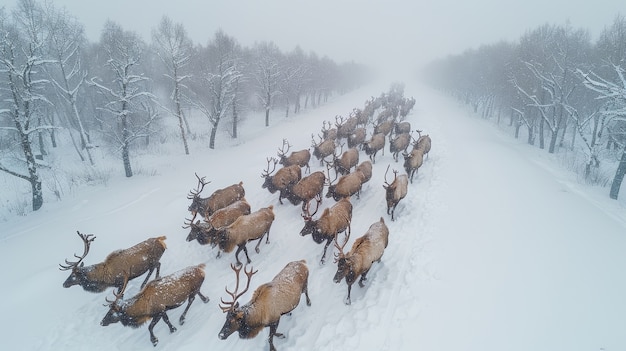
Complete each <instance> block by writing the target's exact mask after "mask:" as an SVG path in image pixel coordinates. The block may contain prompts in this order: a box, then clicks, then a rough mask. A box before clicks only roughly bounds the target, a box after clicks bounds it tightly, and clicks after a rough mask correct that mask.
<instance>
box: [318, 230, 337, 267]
mask: <svg viewBox="0 0 626 351" xmlns="http://www.w3.org/2000/svg"><path fill="white" fill-rule="evenodd" d="M335 235H336V234H335ZM332 241H333V239H332V238H331V239H328V240H326V245H324V253H323V254H322V259H321V260H320V263H321V264H324V259H325V258H326V249H328V247H329V246H330V243H331V242H332Z"/></svg>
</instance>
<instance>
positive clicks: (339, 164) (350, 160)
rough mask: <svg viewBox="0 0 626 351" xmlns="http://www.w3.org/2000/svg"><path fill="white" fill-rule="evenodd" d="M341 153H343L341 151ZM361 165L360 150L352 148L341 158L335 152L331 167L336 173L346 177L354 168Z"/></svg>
mask: <svg viewBox="0 0 626 351" xmlns="http://www.w3.org/2000/svg"><path fill="white" fill-rule="evenodd" d="M342 148H343V144H342ZM340 152H341V151H340ZM358 163H359V150H357V149H356V148H354V147H353V148H350V149H348V150H346V151H345V152H344V153H342V154H341V157H339V156H338V155H337V154H336V153H335V152H333V161H332V163H330V164H329V165H330V166H331V167H333V168H335V172H337V173H339V174H341V175H346V174H348V173H350V170H351V169H352V167H356V165H357V164H358Z"/></svg>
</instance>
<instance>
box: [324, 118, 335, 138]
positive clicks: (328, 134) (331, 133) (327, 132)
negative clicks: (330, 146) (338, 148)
mask: <svg viewBox="0 0 626 351" xmlns="http://www.w3.org/2000/svg"><path fill="white" fill-rule="evenodd" d="M326 123H328V127H326ZM331 126H332V124H331V122H329V121H324V126H323V127H322V137H323V139H324V140H328V139H330V140H335V139H337V128H330V127H331Z"/></svg>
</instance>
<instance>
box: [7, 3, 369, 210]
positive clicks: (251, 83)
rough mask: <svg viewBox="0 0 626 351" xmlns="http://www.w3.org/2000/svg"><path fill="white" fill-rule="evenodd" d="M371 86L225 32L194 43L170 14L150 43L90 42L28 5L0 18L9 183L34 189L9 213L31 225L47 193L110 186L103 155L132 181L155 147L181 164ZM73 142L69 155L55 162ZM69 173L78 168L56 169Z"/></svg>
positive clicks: (107, 31) (337, 69)
mask: <svg viewBox="0 0 626 351" xmlns="http://www.w3.org/2000/svg"><path fill="white" fill-rule="evenodd" d="M368 77H371V71H370V69H369V68H367V67H365V66H364V65H360V64H358V63H355V62H349V63H337V62H334V61H333V60H332V59H331V58H328V57H319V56H318V55H317V54H316V53H315V52H309V53H307V52H304V50H302V49H301V48H300V47H295V48H294V49H293V50H292V51H289V52H284V51H281V50H280V49H279V48H278V46H277V45H276V44H274V43H273V42H272V41H266V42H257V43H255V44H254V45H253V46H252V47H244V46H242V45H240V44H239V43H238V41H237V39H236V38H234V37H231V36H229V35H228V34H227V33H224V32H223V31H222V30H218V31H216V32H215V33H214V34H213V36H212V37H208V38H207V42H206V44H199V43H194V42H192V41H191V40H190V39H189V36H188V34H187V32H186V30H185V27H184V25H183V24H182V23H174V22H173V21H172V20H171V19H170V18H168V17H167V16H164V17H162V19H161V21H160V22H159V23H155V26H154V28H153V30H152V40H151V42H145V41H144V40H143V39H142V38H141V37H140V36H139V35H138V34H136V33H134V32H132V31H127V30H125V29H124V28H122V27H121V26H120V25H119V24H117V23H115V22H113V21H108V22H107V23H105V25H104V28H103V29H102V33H101V37H100V40H99V41H98V42H95V43H94V42H89V41H88V40H87V39H86V37H85V35H84V29H83V25H82V24H81V23H80V22H78V20H77V19H76V18H75V17H73V16H72V14H70V13H68V12H67V11H66V10H65V9H60V8H57V7H55V6H54V4H53V3H52V2H47V1H38V0H19V1H17V4H16V5H15V8H14V9H12V11H9V10H7V9H6V8H0V171H2V172H0V173H2V174H3V175H5V176H6V175H10V176H11V177H17V178H19V179H21V180H22V182H23V183H24V184H29V185H30V187H29V189H28V194H26V193H24V192H21V191H20V190H16V191H17V192H18V193H19V194H18V195H17V197H18V198H25V199H24V200H23V201H22V200H21V199H20V200H19V201H18V203H17V204H13V205H9V206H11V207H12V209H10V212H14V213H16V214H18V215H24V214H25V213H26V212H28V210H25V209H24V207H25V206H24V204H25V203H26V202H28V203H30V204H31V205H32V206H30V205H29V207H30V208H31V210H32V211H36V210H38V209H40V208H41V207H42V205H43V204H44V202H45V201H44V194H45V193H50V194H51V195H52V196H56V197H57V198H59V199H60V198H61V197H62V196H63V193H64V191H63V188H66V189H67V188H68V187H75V186H78V185H80V184H89V183H94V182H96V183H98V182H105V181H106V179H105V178H107V177H108V176H109V173H110V172H111V171H110V170H108V169H107V168H106V167H107V166H103V165H101V164H100V162H101V160H102V157H97V156H96V155H95V153H97V154H99V155H100V154H105V155H106V156H107V157H115V158H117V159H118V160H119V162H120V164H122V165H123V170H124V174H125V176H126V177H132V176H133V174H134V173H135V170H134V169H133V164H134V163H133V158H134V157H137V156H136V155H138V154H145V153H155V151H154V150H151V149H150V145H152V144H154V143H162V144H163V143H166V142H172V143H178V144H179V145H180V153H181V155H187V154H189V153H190V152H191V149H192V148H191V147H190V143H191V142H193V141H196V140H197V142H198V143H201V144H202V145H203V146H204V147H205V148H208V149H214V148H215V147H216V142H217V140H218V138H217V135H218V132H220V131H222V132H223V133H224V134H226V135H228V136H229V137H230V138H233V139H236V138H237V137H238V134H239V133H240V130H239V128H240V125H241V123H242V121H244V120H245V119H246V118H248V117H249V116H252V115H254V116H257V115H260V116H264V119H265V126H269V125H270V124H271V123H272V120H273V119H274V118H289V117H290V115H291V114H297V113H299V112H300V110H301V109H302V108H315V107H316V106H318V105H320V104H323V103H324V102H326V101H327V99H328V98H329V97H330V96H332V95H333V94H342V93H345V92H347V91H350V90H351V89H354V88H355V87H358V86H360V85H362V84H363V83H364V82H365V81H366V80H367V79H369V78H368ZM193 116H201V117H200V118H202V119H203V120H204V121H205V122H204V125H203V126H202V128H198V126H192V125H191V124H190V122H189V119H190V118H192V117H193ZM64 144H67V145H71V146H70V148H69V149H70V150H72V151H71V152H65V151H61V152H55V150H56V149H57V148H62V147H63V145H64ZM63 150H66V149H65V148H63ZM53 155H54V158H53V157H52V156H53ZM58 158H72V159H71V160H67V159H65V160H61V161H59V159H58ZM52 160H54V162H53V161H52ZM72 163H76V164H80V165H81V169H80V170H79V171H75V170H74V171H70V170H64V169H60V167H59V166H58V165H67V164H72ZM72 172H73V174H69V173H72ZM67 184H70V185H67ZM29 197H30V199H29ZM7 201H9V200H7ZM5 205H6V204H5Z"/></svg>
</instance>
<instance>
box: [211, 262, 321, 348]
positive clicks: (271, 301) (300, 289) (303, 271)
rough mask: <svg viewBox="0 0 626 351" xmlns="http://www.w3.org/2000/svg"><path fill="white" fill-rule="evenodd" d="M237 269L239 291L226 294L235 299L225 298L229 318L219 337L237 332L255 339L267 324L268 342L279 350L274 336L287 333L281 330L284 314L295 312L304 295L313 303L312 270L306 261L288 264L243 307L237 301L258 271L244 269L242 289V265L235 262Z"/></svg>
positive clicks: (259, 288) (224, 303)
mask: <svg viewBox="0 0 626 351" xmlns="http://www.w3.org/2000/svg"><path fill="white" fill-rule="evenodd" d="M231 268H232V270H234V271H235V274H236V277H237V282H236V283H235V290H234V291H232V292H231V291H228V286H227V287H226V293H228V295H230V296H231V298H232V301H224V299H221V301H222V304H220V308H221V309H222V311H223V312H224V313H226V321H225V322H224V326H222V329H221V330H220V332H219V334H218V337H219V338H220V339H221V340H226V339H227V338H228V337H229V336H230V335H231V334H233V333H234V332H239V337H240V338H242V339H251V338H254V337H255V336H257V335H258V334H259V332H260V331H261V330H263V329H264V328H265V327H269V328H270V332H269V337H268V342H269V345H270V351H276V347H274V336H276V337H278V338H283V337H284V335H283V334H281V333H277V332H276V330H277V329H278V323H279V322H280V317H281V316H282V315H284V314H287V313H290V312H291V311H293V310H294V309H295V308H296V307H297V306H298V304H299V303H300V298H301V296H302V294H304V296H306V304H307V306H311V299H310V298H309V292H308V281H309V269H308V267H307V266H306V261H305V260H300V261H293V262H289V263H287V265H286V266H285V267H284V268H283V269H282V270H281V271H280V272H279V273H278V274H277V275H276V276H275V277H274V279H272V281H270V282H268V283H265V284H262V285H260V286H259V287H258V288H256V290H255V291H254V294H253V295H252V299H250V301H249V302H248V303H246V304H245V305H243V306H241V307H240V306H239V302H238V301H237V300H238V299H239V298H240V297H241V296H242V295H243V294H245V293H246V292H247V291H248V289H249V288H250V280H251V278H252V276H253V275H254V274H255V273H256V272H257V271H255V270H253V268H252V267H250V270H244V272H245V274H246V276H247V277H248V281H247V282H246V287H245V289H244V290H243V291H242V292H239V272H240V271H241V267H239V268H237V267H235V266H233V265H231Z"/></svg>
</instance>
